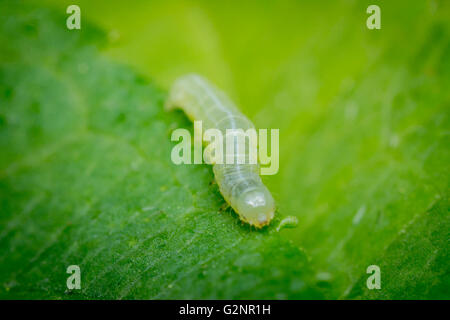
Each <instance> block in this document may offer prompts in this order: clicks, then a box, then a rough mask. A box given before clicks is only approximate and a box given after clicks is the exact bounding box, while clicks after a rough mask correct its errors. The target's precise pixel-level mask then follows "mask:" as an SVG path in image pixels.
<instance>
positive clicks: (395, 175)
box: [32, 0, 450, 298]
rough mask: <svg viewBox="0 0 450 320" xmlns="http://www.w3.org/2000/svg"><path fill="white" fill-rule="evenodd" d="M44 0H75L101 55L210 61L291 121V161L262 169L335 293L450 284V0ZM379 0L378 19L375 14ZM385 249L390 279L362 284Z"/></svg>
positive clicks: (171, 72) (204, 67) (435, 292)
mask: <svg viewBox="0 0 450 320" xmlns="http://www.w3.org/2000/svg"><path fill="white" fill-rule="evenodd" d="M32 2H33V3H38V4H39V5H44V6H46V7H52V8H55V9H56V10H58V11H61V12H62V13H64V12H65V8H66V7H67V6H68V5H69V4H74V3H76V4H78V5H79V6H80V7H81V12H82V29H83V28H85V24H84V23H85V21H89V22H90V23H94V24H96V25H98V26H100V27H101V28H102V29H103V30H104V31H105V33H106V36H107V41H106V43H104V44H103V45H102V47H101V48H102V49H101V52H102V54H103V55H105V56H107V57H109V58H110V59H112V60H115V61H116V62H118V63H121V64H124V65H129V66H131V67H132V68H133V69H134V70H136V71H137V72H138V73H140V74H143V75H144V76H145V77H146V78H148V79H151V80H152V81H154V82H155V83H156V84H157V86H158V87H159V88H161V89H162V90H163V91H166V90H168V88H169V87H170V84H171V83H172V82H173V80H174V79H175V78H176V77H178V76H180V75H182V74H185V73H188V72H196V73H200V74H202V75H204V76H206V77H207V78H209V79H210V80H211V81H212V82H214V83H216V84H217V85H218V86H219V87H221V88H222V89H223V90H224V91H225V92H227V93H228V94H229V95H230V96H231V98H232V99H233V100H234V101H235V102H236V104H237V105H238V106H239V107H240V108H241V110H242V111H243V112H244V113H245V114H247V115H248V116H249V118H251V119H252V120H253V121H254V123H255V125H256V127H258V128H278V129H280V170H279V173H278V174H277V175H275V176H266V177H264V178H263V179H264V181H265V182H266V183H267V185H268V187H269V189H270V190H271V191H272V192H273V194H274V197H275V199H276V201H277V205H278V208H279V210H278V211H279V214H280V215H282V216H287V215H294V216H297V217H298V219H299V226H298V227H297V228H295V229H290V230H286V231H283V233H282V237H283V238H285V239H288V240H289V241H292V243H293V244H294V246H298V247H301V248H303V249H304V250H305V251H306V252H307V253H308V255H309V257H310V258H309V259H310V262H311V264H312V266H313V267H312V268H313V270H315V276H316V277H317V279H318V281H319V282H320V283H321V284H320V286H323V287H325V288H326V289H327V287H328V286H331V287H332V288H331V289H329V288H328V289H329V291H326V290H325V291H326V293H325V297H328V298H345V297H348V298H352V297H364V298H404V297H413V298H426V297H434V298H445V297H447V298H448V297H449V292H448V244H447V241H446V239H447V236H448V234H447V232H446V230H448V208H449V207H448V191H449V164H450V154H449V142H450V141H449V129H450V123H449V108H450V107H449V106H450V90H449V88H450V2H449V1H444V0H442V1H438V0H429V1H426V0H415V1H400V0H399V1H365V0H364V1H357V0H342V1H276V2H275V1H265V0H260V1H168V0H166V1H137V0H129V1H91V0H86V1H65V0H64V1H61V0H53V1H32ZM370 4H377V5H379V6H380V8H381V30H368V29H367V27H366V19H367V17H368V14H367V13H366V8H367V7H368V6H369V5H370ZM430 212H431V213H433V212H435V213H434V214H431V215H429V213H430ZM430 219H431V220H430ZM434 237H435V238H434ZM376 263H378V264H380V265H381V266H382V272H385V273H384V274H389V275H391V277H390V278H383V281H385V282H383V284H385V285H386V286H388V287H389V286H390V290H387V291H384V292H377V293H374V292H363V293H362V292H361V290H362V289H361V290H359V289H355V286H356V284H357V283H359V282H361V279H362V278H363V279H365V277H366V276H365V268H366V267H367V266H368V265H370V264H376ZM437 279H439V280H437ZM434 281H437V283H435V286H432V285H430V287H428V286H425V287H426V288H425V289H424V287H422V286H424V284H423V283H428V284H430V283H433V282H434ZM329 282H330V283H332V285H329V284H328V283H329ZM405 288H409V289H411V292H410V293H408V294H407V293H405ZM358 290H359V291H358Z"/></svg>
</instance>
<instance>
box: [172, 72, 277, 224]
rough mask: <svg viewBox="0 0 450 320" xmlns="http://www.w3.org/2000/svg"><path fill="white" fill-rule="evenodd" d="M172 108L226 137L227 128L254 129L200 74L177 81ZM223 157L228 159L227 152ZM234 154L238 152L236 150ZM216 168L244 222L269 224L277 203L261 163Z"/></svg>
mask: <svg viewBox="0 0 450 320" xmlns="http://www.w3.org/2000/svg"><path fill="white" fill-rule="evenodd" d="M173 108H180V109H182V110H183V111H184V112H185V113H186V114H187V116H188V117H189V118H190V119H191V121H199V120H200V121H202V123H203V128H205V129H206V130H207V129H217V130H220V131H221V132H222V134H223V136H226V130H227V129H242V130H244V131H245V130H247V129H254V126H253V124H252V123H251V121H250V120H248V119H247V117H245V116H244V115H243V114H242V113H241V112H240V111H239V110H238V108H237V107H236V106H235V105H234V104H233V102H231V100H230V99H229V98H228V97H227V96H226V95H225V94H224V93H223V92H222V91H220V90H219V89H217V88H216V87H214V86H213V85H212V84H211V83H209V82H208V81H207V80H206V79H204V78H203V77H201V76H199V75H195V74H189V75H185V76H182V77H180V78H179V79H177V80H176V81H175V83H174V84H173V86H172V88H171V90H170V94H169V98H168V100H167V102H166V109H167V110H171V109H173ZM235 143H236V144H238V143H240V142H239V141H236V142H235ZM242 147H244V148H242ZM234 148H235V150H245V154H244V158H245V159H247V160H248V159H249V158H250V155H249V154H248V153H249V148H245V146H240V145H235V146H234ZM224 156H225V158H227V156H228V155H227V154H224ZM232 156H233V157H237V156H239V154H237V153H236V152H234V153H233V154H232ZM240 156H242V154H241V155H240ZM213 171H214V176H215V178H216V182H217V184H218V186H219V189H220V192H221V193H222V195H223V197H224V198H225V200H226V201H227V202H228V203H229V204H230V206H231V207H232V208H233V209H234V211H235V212H236V213H237V214H238V215H239V217H240V219H241V220H242V221H244V222H247V223H249V224H250V225H252V226H255V227H257V228H261V227H263V226H265V225H268V224H269V223H270V221H271V220H272V219H273V217H274V213H275V202H274V200H273V197H272V195H271V194H270V192H269V190H268V189H267V187H266V186H265V185H264V184H263V183H262V181H261V178H260V176H259V164H258V163H251V162H249V161H246V162H245V163H242V164H240V163H239V161H234V162H233V163H231V164H229V162H228V161H227V162H226V163H224V164H222V163H213Z"/></svg>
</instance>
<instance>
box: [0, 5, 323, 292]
mask: <svg viewBox="0 0 450 320" xmlns="http://www.w3.org/2000/svg"><path fill="white" fill-rule="evenodd" d="M0 12H1V16H0V21H1V27H0V28H1V29H0V35H1V41H2V43H4V44H5V46H6V47H4V48H3V49H2V63H1V69H0V90H1V91H0V93H1V95H0V99H1V100H0V101H1V102H0V103H1V119H2V121H1V127H0V139H1V140H0V141H1V149H2V156H1V160H0V161H1V162H0V163H1V171H0V172H1V173H0V190H1V192H0V204H1V206H0V208H1V212H2V214H1V216H0V223H1V226H2V227H1V232H0V248H1V250H0V297H1V298H52V299H67V298H111V299H116V298H139V299H148V298H151V299H158V298H161V299H162V298H313V297H321V293H320V292H319V291H318V290H317V288H316V285H315V282H314V278H313V277H312V276H311V273H312V271H311V269H310V268H309V262H308V259H307V257H306V255H305V253H304V252H303V251H302V250H301V249H300V248H298V247H297V246H294V245H293V244H292V243H290V242H289V241H287V240H283V239H282V238H280V236H279V234H278V233H277V232H276V231H275V229H274V227H272V228H270V229H267V230H265V231H262V232H258V231H255V230H251V229H250V228H249V227H248V226H247V225H243V224H242V223H241V222H240V221H239V219H238V218H237V216H236V215H235V214H234V213H232V212H231V211H230V210H221V209H220V207H221V206H222V205H223V204H224V200H223V198H222V197H221V195H220V193H219V191H218V188H217V185H215V184H211V183H212V182H213V175H212V170H211V167H209V166H206V165H204V166H175V165H173V164H172V162H171V161H170V150H171V147H172V143H171V142H170V133H171V130H172V129H174V128H177V127H189V126H190V124H189V122H188V121H187V119H186V118H185V117H184V116H183V115H182V114H180V113H178V114H176V113H171V114H168V113H166V112H164V111H163V109H162V105H163V102H164V98H165V93H164V92H162V91H161V90H159V89H157V88H156V87H155V86H154V85H152V84H151V83H148V81H147V80H145V79H144V78H143V77H141V76H139V75H138V74H136V73H135V72H134V71H132V70H130V69H129V68H128V67H124V66H121V65H118V64H115V63H112V62H110V61H108V60H107V59H104V58H102V57H101V56H100V55H99V53H98V49H97V48H96V43H98V42H99V41H100V40H101V37H102V35H101V32H99V31H98V30H97V29H95V28H93V27H92V26H90V25H87V24H84V25H83V29H82V31H80V32H77V31H69V30H67V29H66V28H65V24H64V19H63V17H62V16H61V15H58V14H55V13H53V12H51V11H48V10H43V9H37V8H29V7H22V6H16V5H14V6H13V5H8V6H2V7H1V10H0ZM69 265H79V266H80V268H81V273H82V282H81V287H82V289H81V290H80V291H77V290H73V291H69V290H67V287H66V279H67V277H68V276H69V275H68V274H66V268H67V267H68V266H69Z"/></svg>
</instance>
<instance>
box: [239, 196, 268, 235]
mask: <svg viewBox="0 0 450 320" xmlns="http://www.w3.org/2000/svg"><path fill="white" fill-rule="evenodd" d="M236 211H237V213H238V214H239V215H240V216H241V217H242V218H243V219H244V220H245V221H247V222H248V223H249V224H251V225H253V226H255V227H257V228H262V227H264V226H266V225H268V224H269V222H270V221H271V220H272V218H273V216H274V213H275V202H274V200H273V198H272V195H271V194H270V192H269V190H267V188H265V187H264V188H258V189H253V190H250V191H248V192H244V193H242V194H241V195H240V196H239V198H238V200H237V201H236Z"/></svg>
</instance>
